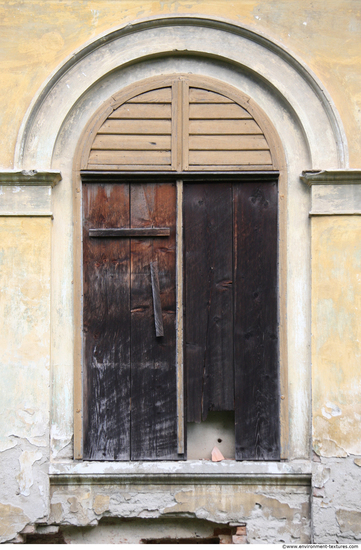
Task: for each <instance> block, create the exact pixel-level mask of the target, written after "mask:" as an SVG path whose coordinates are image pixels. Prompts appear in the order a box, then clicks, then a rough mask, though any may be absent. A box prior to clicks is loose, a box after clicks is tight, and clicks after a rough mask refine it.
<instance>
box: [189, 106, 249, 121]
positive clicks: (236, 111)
mask: <svg viewBox="0 0 361 550" xmlns="http://www.w3.org/2000/svg"><path fill="white" fill-rule="evenodd" d="M189 118H190V119H200V120H206V119H216V120H225V119H231V120H235V119H238V118H239V119H252V117H251V115H250V114H249V113H248V112H247V111H246V110H245V109H243V108H242V107H240V106H239V105H237V104H236V103H225V104H224V103H223V104H217V103H210V104H209V105H208V104H207V103H205V104H204V105H201V104H197V103H191V104H190V105H189Z"/></svg>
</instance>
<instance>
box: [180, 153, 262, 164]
mask: <svg viewBox="0 0 361 550" xmlns="http://www.w3.org/2000/svg"><path fill="white" fill-rule="evenodd" d="M189 164H190V165H197V164H201V165H210V164H212V165H226V166H228V165H230V164H240V165H245V164H269V165H270V166H271V165H272V159H271V155H270V153H269V151H189Z"/></svg>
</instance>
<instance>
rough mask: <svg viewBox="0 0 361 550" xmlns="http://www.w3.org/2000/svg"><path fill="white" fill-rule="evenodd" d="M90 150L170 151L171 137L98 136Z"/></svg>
mask: <svg viewBox="0 0 361 550" xmlns="http://www.w3.org/2000/svg"><path fill="white" fill-rule="evenodd" d="M92 149H107V150H125V151H137V150H138V151H139V150H140V151H155V150H164V149H166V150H170V149H171V136H157V135H154V136H151V135H145V136H134V135H119V136H117V135H112V134H111V135H98V136H96V137H95V140H94V142H93V145H92Z"/></svg>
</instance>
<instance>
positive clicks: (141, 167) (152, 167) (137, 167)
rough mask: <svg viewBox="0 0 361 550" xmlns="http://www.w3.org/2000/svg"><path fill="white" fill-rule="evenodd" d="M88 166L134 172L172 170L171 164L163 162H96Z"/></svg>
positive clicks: (97, 169)
mask: <svg viewBox="0 0 361 550" xmlns="http://www.w3.org/2000/svg"><path fill="white" fill-rule="evenodd" d="M88 168H89V169H90V170H92V171H93V170H96V171H99V172H100V171H108V170H111V171H115V172H124V171H125V172H130V171H131V170H132V171H133V172H132V173H133V174H134V173H135V171H137V172H138V171H141V172H143V171H146V170H148V171H149V172H154V171H156V172H158V171H160V170H161V171H164V172H168V171H170V170H171V167H170V165H169V164H166V165H164V166H163V165H161V164H98V163H94V164H90V163H89V164H88Z"/></svg>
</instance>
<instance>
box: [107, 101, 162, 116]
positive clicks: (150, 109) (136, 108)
mask: <svg viewBox="0 0 361 550" xmlns="http://www.w3.org/2000/svg"><path fill="white" fill-rule="evenodd" d="M171 116H172V111H171V105H170V104H169V103H163V104H159V103H124V104H123V105H121V106H120V107H119V108H118V109H115V111H113V112H112V114H111V115H109V118H110V119H114V118H116V119H123V118H128V119H129V118H130V119H141V120H143V119H154V118H165V119H167V118H171Z"/></svg>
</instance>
